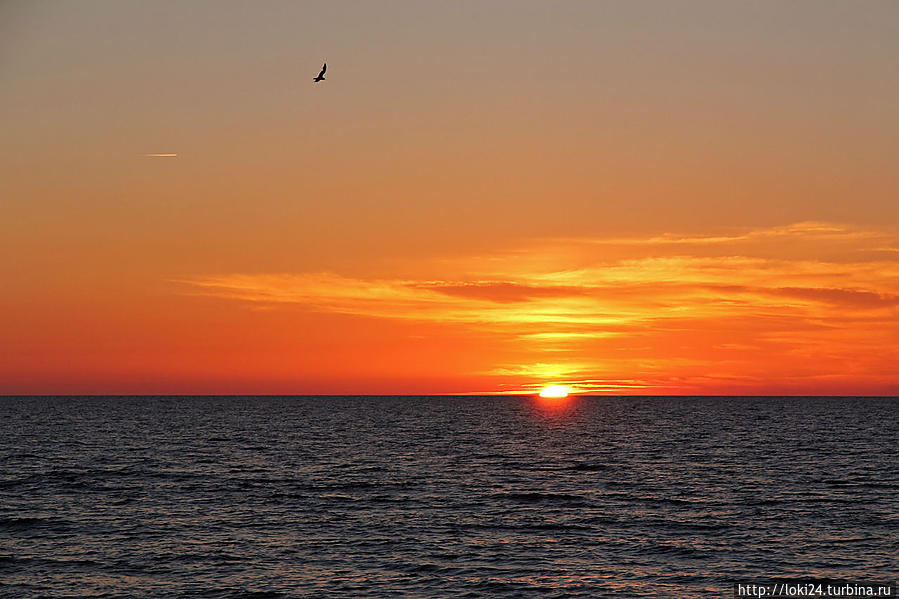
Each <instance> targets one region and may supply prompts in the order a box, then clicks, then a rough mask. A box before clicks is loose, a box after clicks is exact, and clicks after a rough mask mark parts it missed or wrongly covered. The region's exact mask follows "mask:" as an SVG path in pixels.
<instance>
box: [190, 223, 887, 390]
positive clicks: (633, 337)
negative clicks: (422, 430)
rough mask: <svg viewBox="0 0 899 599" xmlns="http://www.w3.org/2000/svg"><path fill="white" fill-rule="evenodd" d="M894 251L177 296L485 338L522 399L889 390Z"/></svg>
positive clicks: (711, 257)
mask: <svg viewBox="0 0 899 599" xmlns="http://www.w3.org/2000/svg"><path fill="white" fill-rule="evenodd" d="M896 246H897V239H896V237H895V235H894V234H892V233H890V232H885V231H877V230H864V229H857V228H852V227H848V226H842V225H835V224H828V223H811V222H809V223H798V224H795V225H790V226H786V227H774V228H768V229H759V230H750V231H743V232H740V233H738V234H733V235H725V236H722V235H709V236H675V235H661V236H648V237H642V238H641V237H635V238H623V239H622V238H614V239H554V240H541V241H536V242H534V244H533V245H532V246H530V247H525V248H513V249H511V250H504V251H497V252H495V253H492V254H489V255H481V256H459V257H456V258H453V259H443V260H434V261H431V262H429V263H427V264H418V265H417V266H419V268H418V270H419V271H427V272H431V273H440V274H441V275H442V278H441V279H436V280H434V279H428V280H424V279H422V280H417V279H409V278H390V277H384V278H378V279H366V278H350V277H344V276H341V275H338V274H334V273H300V274H249V273H242V274H226V275H207V276H198V277H194V278H190V279H187V280H184V281H182V283H185V284H187V285H188V286H189V288H190V289H192V290H193V291H192V292H193V293H201V294H205V295H210V296H214V297H220V298H228V299H233V300H240V301H243V302H248V303H250V304H254V305H259V304H265V305H275V304H295V305H297V306H300V307H302V308H304V309H307V310H313V311H320V312H331V313H340V314H352V315H356V316H364V317H372V318H382V319H395V320H406V321H420V322H433V323H441V324H451V325H455V326H460V327H465V328H468V329H470V330H471V331H489V332H490V333H492V334H494V335H496V336H497V337H498V338H499V339H500V341H502V342H505V343H507V344H508V345H509V346H511V347H520V348H521V349H520V351H518V352H517V354H516V360H517V362H515V363H493V364H485V368H484V372H485V373H487V374H488V375H490V376H494V377H497V378H498V380H506V379H516V377H517V378H518V379H521V378H524V379H527V380H532V381H534V382H533V383H522V384H525V385H527V384H534V385H538V384H540V381H550V380H551V381H554V382H563V383H566V384H570V385H572V386H574V387H575V388H578V389H582V390H590V389H593V390H599V389H608V388H612V387H614V388H618V387H620V388H622V389H632V388H637V387H639V388H642V389H644V391H645V392H651V391H658V392H661V391H665V390H672V389H677V390H681V391H688V390H690V389H694V388H695V389H705V388H709V387H710V386H711V387H715V386H724V385H730V386H731V387H734V386H736V387H741V386H745V387H747V388H751V387H752V386H753V385H755V386H758V385H764V384H765V382H766V381H769V380H772V379H777V380H782V381H791V382H792V383H795V382H796V381H804V382H805V383H804V384H811V383H809V381H818V382H820V381H831V382H832V380H833V377H834V376H836V375H837V374H838V373H839V372H841V370H844V369H846V368H849V367H850V366H851V368H852V371H853V372H854V373H855V376H856V378H857V380H867V381H869V382H870V380H875V379H876V380H881V381H883V380H887V379H889V380H894V379H892V378H891V377H893V375H892V368H891V367H888V366H886V364H887V363H888V361H886V362H885V361H884V356H887V357H889V358H890V359H899V355H897V351H896V350H894V349H892V348H893V346H895V345H896V344H895V339H897V338H899V324H897V323H899V318H897V317H899V312H897V306H899V255H897V254H896V253H894V252H884V251H883V250H884V248H894V247H896ZM671 247H676V248H677V252H676V253H673V254H672V253H671V252H670V251H669V250H670V248H671ZM891 339H892V341H890V340H891ZM549 355H555V356H557V357H559V358H560V359H559V360H557V361H550V362H547V361H546V360H545V358H546V357H547V356H549ZM562 358H564V359H562ZM637 373H639V376H634V375H635V374H637ZM777 377H780V378H779V379H778V378H777ZM878 377H880V378H878ZM615 381H617V382H615ZM792 383H791V384H792ZM815 384H818V383H815ZM821 384H823V383H821ZM716 388H717V387H716Z"/></svg>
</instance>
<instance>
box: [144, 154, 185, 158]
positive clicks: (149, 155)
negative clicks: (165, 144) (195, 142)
mask: <svg viewBox="0 0 899 599" xmlns="http://www.w3.org/2000/svg"><path fill="white" fill-rule="evenodd" d="M144 156H146V157H148V158H176V157H177V156H178V155H177V154H144Z"/></svg>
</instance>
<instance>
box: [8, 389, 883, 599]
mask: <svg viewBox="0 0 899 599" xmlns="http://www.w3.org/2000/svg"><path fill="white" fill-rule="evenodd" d="M897 436H899V399H897V398H875V397H714V398H712V397H696V398H690V397H677V398H673V397H639V398H635V397H632V398H626V397H572V398H567V399H564V400H541V399H539V398H536V397H496V396H494V397H269V396H266V397H2V398H0V597H4V598H12V599H15V598H19V597H27V598H32V597H48V598H53V597H59V598H63V597H65V598H73V597H85V598H86V597H91V598H96V597H115V598H147V599H149V598H152V599H159V598H185V597H186V598H222V599H225V598H235V599H237V598H241V599H242V598H257V599H261V598H290V597H378V598H381V597H383V598H395V597H590V598H593V597H666V598H668V597H674V598H692V597H697V598H698V597H703V598H705V597H732V596H733V588H734V583H735V582H736V581H764V580H769V579H807V578H827V579H835V580H837V579H838V580H850V581H869V580H877V581H881V580H889V581H895V580H896V577H897V573H899V457H897V449H899V444H897Z"/></svg>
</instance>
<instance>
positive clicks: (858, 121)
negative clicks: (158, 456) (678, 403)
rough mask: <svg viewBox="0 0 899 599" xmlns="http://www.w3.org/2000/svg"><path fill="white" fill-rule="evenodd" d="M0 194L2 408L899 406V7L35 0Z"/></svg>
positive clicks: (9, 29)
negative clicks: (504, 403)
mask: <svg viewBox="0 0 899 599" xmlns="http://www.w3.org/2000/svg"><path fill="white" fill-rule="evenodd" d="M323 61H327V63H328V71H327V73H326V80H325V81H323V82H321V83H313V82H312V78H313V77H314V76H315V75H316V74H317V73H318V72H319V69H320V68H321V64H322V62H323ZM0 207H2V219H0V287H2V293H0V393H3V394H25V393H27V394H45V393H48V394H49V393H53V394H57V393H66V394H69V393H71V394H82V393H84V394H87V393H116V394H118V393H122V394H132V393H134V394H144V393H240V394H244V393H248V394H249V393H260V394H261V393H278V394H344V393H372V394H376V393H409V394H418V393H422V394H432V393H433V394H440V393H522V392H527V393H532V392H535V391H536V390H538V389H539V388H542V387H543V386H545V385H548V384H564V385H569V386H571V387H572V388H573V389H574V390H576V391H582V392H590V393H596V394H678V395H681V394H716V395H717V394H753V395H756V394H840V395H842V394H860V395H866V394H891V395H892V394H899V374H897V373H896V372H897V364H899V3H897V2H895V1H894V0H884V1H865V0H854V1H848V0H847V1H841V2H835V1H833V2H830V1H825V0H809V1H798V0H797V1H792V2H783V1H780V0H776V1H774V0H772V1H748V0H747V1H745V2H735V1H734V2H731V1H722V0H709V1H698V0H697V1H675V0H664V1H662V0H660V1H657V2H649V1H646V2H639V1H637V2H625V1H623V0H622V1H617V2H612V1H589V2H575V1H568V2H546V1H540V2H530V1H524V0H516V1H508V2H506V1H458V2H439V3H438V2H386V1H385V2H374V1H372V2H314V3H313V2H233V1H212V0H210V1H200V0H196V1H185V2H180V1H179V2H176V1H174V0H171V1H157V2H141V1H136V0H135V1H127V0H109V1H102V2H101V1H91V0H86V1H82V2H39V3H37V2H25V1H22V2H9V1H7V2H2V3H0Z"/></svg>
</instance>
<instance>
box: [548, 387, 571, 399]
mask: <svg viewBox="0 0 899 599" xmlns="http://www.w3.org/2000/svg"><path fill="white" fill-rule="evenodd" d="M570 392H571V388H570V387H566V386H565V385H550V386H548V387H544V388H543V390H542V391H540V397H568V394H569V393H570Z"/></svg>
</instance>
